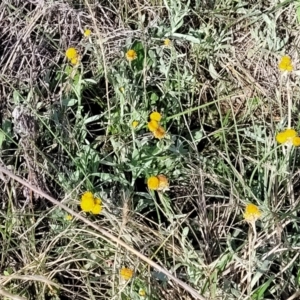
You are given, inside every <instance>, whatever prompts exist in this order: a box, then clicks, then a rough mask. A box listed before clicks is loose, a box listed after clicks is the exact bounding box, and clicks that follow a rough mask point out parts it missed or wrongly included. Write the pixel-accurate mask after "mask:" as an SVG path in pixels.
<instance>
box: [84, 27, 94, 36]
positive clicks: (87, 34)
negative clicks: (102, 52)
mask: <svg viewBox="0 0 300 300" xmlns="http://www.w3.org/2000/svg"><path fill="white" fill-rule="evenodd" d="M91 33H92V31H91V30H90V29H86V30H85V31H84V33H83V35H84V36H85V37H89V36H90V35H91Z"/></svg>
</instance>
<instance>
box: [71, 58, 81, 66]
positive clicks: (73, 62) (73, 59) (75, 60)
mask: <svg viewBox="0 0 300 300" xmlns="http://www.w3.org/2000/svg"><path fill="white" fill-rule="evenodd" d="M79 60H80V56H76V57H74V58H72V59H71V60H70V63H71V64H72V65H73V66H75V65H77V64H78V63H79Z"/></svg>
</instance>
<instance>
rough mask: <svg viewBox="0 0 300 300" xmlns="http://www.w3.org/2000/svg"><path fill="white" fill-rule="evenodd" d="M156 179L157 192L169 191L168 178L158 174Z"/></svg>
mask: <svg viewBox="0 0 300 300" xmlns="http://www.w3.org/2000/svg"><path fill="white" fill-rule="evenodd" d="M157 178H158V181H159V183H158V190H159V191H163V192H164V191H168V190H169V181H168V178H167V177H166V176H165V175H163V174H160V175H157Z"/></svg>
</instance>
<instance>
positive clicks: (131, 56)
mask: <svg viewBox="0 0 300 300" xmlns="http://www.w3.org/2000/svg"><path fill="white" fill-rule="evenodd" d="M125 57H126V59H127V60H128V61H133V60H135V59H136V58H137V54H136V52H135V51H134V50H133V49H130V50H128V51H127V52H126V54H125Z"/></svg>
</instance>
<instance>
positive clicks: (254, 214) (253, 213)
mask: <svg viewBox="0 0 300 300" xmlns="http://www.w3.org/2000/svg"><path fill="white" fill-rule="evenodd" d="M260 216H261V211H260V210H259V208H258V207H257V206H256V205H254V204H252V203H250V204H248V205H247V206H246V209H245V213H244V218H245V220H246V221H247V222H255V221H256V220H257V219H259V218H260Z"/></svg>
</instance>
